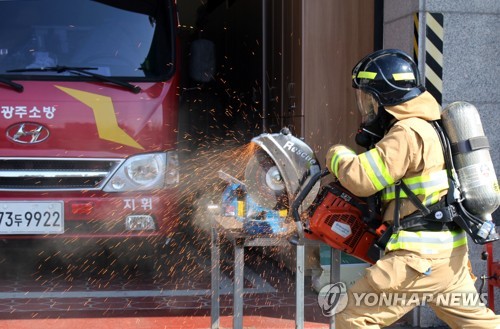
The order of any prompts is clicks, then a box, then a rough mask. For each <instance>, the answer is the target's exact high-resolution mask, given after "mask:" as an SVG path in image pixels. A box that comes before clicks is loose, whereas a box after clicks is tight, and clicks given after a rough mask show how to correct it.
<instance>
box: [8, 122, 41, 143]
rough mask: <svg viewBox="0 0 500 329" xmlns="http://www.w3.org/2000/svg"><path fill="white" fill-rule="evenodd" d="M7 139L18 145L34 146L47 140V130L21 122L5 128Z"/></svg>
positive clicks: (33, 124)
mask: <svg viewBox="0 0 500 329" xmlns="http://www.w3.org/2000/svg"><path fill="white" fill-rule="evenodd" d="M6 135H7V138H8V139H9V140H11V141H13V142H16V143H20V144H36V143H41V142H43V141H44V140H46V139H47V138H49V135H50V132H49V130H48V129H47V128H46V127H44V126H42V125H40V124H38V123H32V122H21V123H16V124H15V125H12V126H10V127H9V128H7V131H6Z"/></svg>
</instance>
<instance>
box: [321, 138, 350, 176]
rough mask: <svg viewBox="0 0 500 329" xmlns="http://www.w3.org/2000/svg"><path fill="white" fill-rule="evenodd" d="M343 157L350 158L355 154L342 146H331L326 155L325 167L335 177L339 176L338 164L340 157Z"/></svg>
mask: <svg viewBox="0 0 500 329" xmlns="http://www.w3.org/2000/svg"><path fill="white" fill-rule="evenodd" d="M345 155H348V156H349V157H352V156H355V155H356V154H355V153H354V151H353V150H351V149H350V148H348V147H347V146H345V145H342V144H336V145H333V146H332V147H330V149H329V150H328V152H327V153H326V167H327V168H328V170H329V171H330V172H331V173H332V174H333V175H334V176H335V177H338V175H339V173H338V167H339V162H340V161H342V157H344V156H345Z"/></svg>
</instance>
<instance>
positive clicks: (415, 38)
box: [413, 13, 419, 65]
mask: <svg viewBox="0 0 500 329" xmlns="http://www.w3.org/2000/svg"><path fill="white" fill-rule="evenodd" d="M418 28H419V20H418V13H415V14H413V60H414V61H415V63H416V64H417V65H418V35H419V33H418Z"/></svg>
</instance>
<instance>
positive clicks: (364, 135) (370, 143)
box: [355, 107, 394, 149]
mask: <svg viewBox="0 0 500 329" xmlns="http://www.w3.org/2000/svg"><path fill="white" fill-rule="evenodd" d="M378 113H379V114H378V115H377V117H376V118H375V119H374V120H372V121H370V122H367V123H362V124H361V126H360V127H359V129H358V132H357V134H356V137H355V141H356V144H358V145H359V146H362V147H364V148H366V149H371V148H373V147H374V146H375V144H377V143H378V142H379V141H380V140H381V139H382V137H384V135H385V133H386V131H387V129H389V127H390V125H391V121H392V119H393V118H394V117H393V116H392V115H390V114H389V113H388V112H387V111H385V110H384V109H383V107H379V109H378Z"/></svg>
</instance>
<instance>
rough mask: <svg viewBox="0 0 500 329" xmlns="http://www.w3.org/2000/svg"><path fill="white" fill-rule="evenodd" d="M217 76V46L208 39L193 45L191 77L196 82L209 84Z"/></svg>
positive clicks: (199, 40) (197, 41)
mask: <svg viewBox="0 0 500 329" xmlns="http://www.w3.org/2000/svg"><path fill="white" fill-rule="evenodd" d="M214 75H215V44H214V42H212V41H210V40H207V39H197V40H194V41H193V42H192V43H191V57H190V62H189V76H190V77H191V79H193V80H194V81H196V82H209V81H211V80H212V79H213V78H214Z"/></svg>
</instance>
